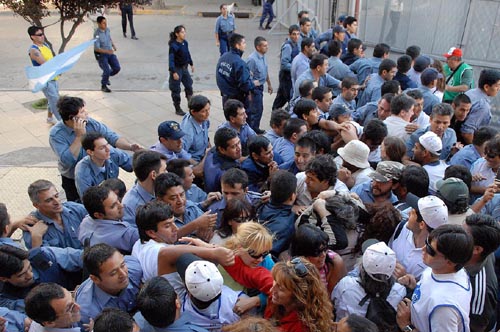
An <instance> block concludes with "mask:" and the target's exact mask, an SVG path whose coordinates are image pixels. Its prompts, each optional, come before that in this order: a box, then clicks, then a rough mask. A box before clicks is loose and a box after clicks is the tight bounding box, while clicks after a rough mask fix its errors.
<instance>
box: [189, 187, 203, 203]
mask: <svg viewBox="0 0 500 332" xmlns="http://www.w3.org/2000/svg"><path fill="white" fill-rule="evenodd" d="M207 196H208V195H207V193H206V192H204V191H203V190H201V188H200V187H198V186H197V185H196V184H194V183H193V184H192V185H191V188H189V189H188V190H186V199H187V200H189V201H191V202H194V203H201V202H203V201H205V200H206V199H207Z"/></svg>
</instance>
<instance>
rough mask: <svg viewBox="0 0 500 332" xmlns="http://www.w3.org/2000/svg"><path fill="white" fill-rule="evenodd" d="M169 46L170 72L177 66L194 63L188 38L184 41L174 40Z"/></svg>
mask: <svg viewBox="0 0 500 332" xmlns="http://www.w3.org/2000/svg"><path fill="white" fill-rule="evenodd" d="M169 46H170V47H169V49H168V70H169V71H170V72H174V71H175V67H184V66H187V65H191V66H192V65H193V59H191V53H189V45H188V42H187V40H184V41H183V42H182V43H179V42H178V41H176V40H174V41H172V43H171V44H170V45H169Z"/></svg>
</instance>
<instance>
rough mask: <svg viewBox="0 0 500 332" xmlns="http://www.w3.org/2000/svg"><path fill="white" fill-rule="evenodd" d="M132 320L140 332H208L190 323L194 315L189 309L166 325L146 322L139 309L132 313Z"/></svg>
mask: <svg viewBox="0 0 500 332" xmlns="http://www.w3.org/2000/svg"><path fill="white" fill-rule="evenodd" d="M134 320H135V322H136V323H137V325H139V327H140V328H141V332H189V331H193V332H208V330H206V329H204V328H203V327H200V326H198V325H194V324H192V323H191V322H193V321H194V320H195V317H194V315H193V314H192V313H191V312H189V311H184V312H183V313H182V314H181V316H180V317H179V319H177V320H176V321H174V322H173V323H172V324H170V325H169V326H167V327H154V326H153V325H151V324H149V323H148V321H147V320H146V319H145V318H144V316H143V315H142V314H141V312H140V311H138V312H137V313H136V314H135V315H134Z"/></svg>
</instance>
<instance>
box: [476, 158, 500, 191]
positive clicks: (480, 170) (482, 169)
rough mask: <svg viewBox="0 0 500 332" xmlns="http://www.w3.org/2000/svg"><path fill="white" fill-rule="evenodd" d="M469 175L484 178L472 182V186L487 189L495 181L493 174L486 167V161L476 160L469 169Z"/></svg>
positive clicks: (482, 159)
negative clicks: (478, 175)
mask: <svg viewBox="0 0 500 332" xmlns="http://www.w3.org/2000/svg"><path fill="white" fill-rule="evenodd" d="M470 172H471V174H472V175H473V176H474V175H476V174H480V175H482V176H484V177H485V178H486V179H485V180H481V181H474V182H472V185H474V186H479V187H488V186H489V185H491V184H493V182H494V181H495V176H496V174H495V172H493V170H492V169H491V168H490V167H488V163H487V162H486V159H484V158H481V159H478V160H476V161H475V162H474V163H473V164H472V166H471V168H470Z"/></svg>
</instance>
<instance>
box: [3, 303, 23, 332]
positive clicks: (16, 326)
mask: <svg viewBox="0 0 500 332" xmlns="http://www.w3.org/2000/svg"><path fill="white" fill-rule="evenodd" d="M0 317H3V318H5V320H6V322H5V331H7V332H24V319H25V318H26V315H25V314H22V313H20V312H17V311H15V310H10V309H7V308H5V307H0Z"/></svg>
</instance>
